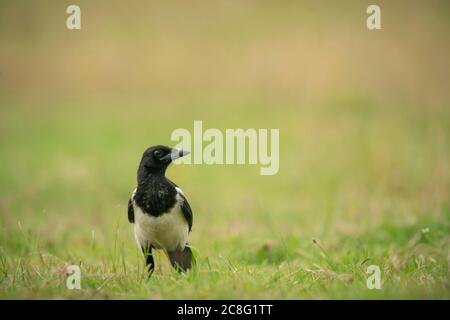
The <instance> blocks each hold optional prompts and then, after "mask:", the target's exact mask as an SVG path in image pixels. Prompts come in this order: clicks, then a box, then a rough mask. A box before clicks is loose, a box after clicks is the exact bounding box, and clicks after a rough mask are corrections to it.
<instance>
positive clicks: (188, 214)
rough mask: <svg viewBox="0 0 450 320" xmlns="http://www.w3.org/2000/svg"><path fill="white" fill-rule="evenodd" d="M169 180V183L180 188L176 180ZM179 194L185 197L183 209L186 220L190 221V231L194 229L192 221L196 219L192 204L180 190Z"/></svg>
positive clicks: (182, 204)
mask: <svg viewBox="0 0 450 320" xmlns="http://www.w3.org/2000/svg"><path fill="white" fill-rule="evenodd" d="M166 179H167V178H166ZM167 181H169V183H170V184H171V185H173V186H174V187H175V188H179V187H178V186H177V185H176V184H175V182H173V181H172V180H170V179H167ZM178 194H179V195H180V197H181V198H182V199H183V203H181V211H182V212H183V215H184V218H185V219H186V221H187V222H188V225H189V231H191V229H192V223H193V222H194V221H193V220H194V216H193V214H192V209H191V206H190V205H189V202H188V201H187V199H186V197H185V196H184V195H183V194H182V193H180V192H178Z"/></svg>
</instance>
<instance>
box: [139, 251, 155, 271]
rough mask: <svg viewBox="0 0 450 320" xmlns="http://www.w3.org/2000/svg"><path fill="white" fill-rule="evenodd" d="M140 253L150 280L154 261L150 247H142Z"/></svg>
mask: <svg viewBox="0 0 450 320" xmlns="http://www.w3.org/2000/svg"><path fill="white" fill-rule="evenodd" d="M142 252H143V253H144V257H145V263H146V265H147V270H148V277H149V278H150V277H151V276H152V274H153V271H154V270H155V261H154V260H153V254H152V247H151V246H146V247H142Z"/></svg>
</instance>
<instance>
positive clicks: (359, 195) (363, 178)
mask: <svg viewBox="0 0 450 320" xmlns="http://www.w3.org/2000/svg"><path fill="white" fill-rule="evenodd" d="M375 2H376V4H378V5H380V7H381V10H382V30H375V31H369V30H368V29H367V28H366V18H367V14H366V8H367V6H368V5H369V4H373V3H375ZM375 2H374V1H370V2H369V1H339V2H336V1H115V2H111V1H84V0H77V1H33V2H32V3H30V2H29V1H22V0H19V1H1V2H0V257H1V259H0V260H1V261H0V262H1V263H0V266H1V268H0V271H1V276H0V293H1V296H2V297H4V298H15V297H25V298H40V297H44V298H47V297H75V298H79V297H82V298H85V297H87V298H111V297H114V298H117V297H119V298H129V297H138V298H183V299H184V298H205V297H209V298H294V299H296V298H310V297H312V298H317V297H321V298H322V297H325V298H333V297H339V298H346V297H351V298H355V297H372V296H375V297H387V298H389V297H394V298H399V297H400V298H402V297H419V298H422V297H438V298H440V297H447V298H448V297H449V284H448V248H449V236H448V235H449V230H450V228H449V220H450V219H449V218H450V208H449V198H450V197H449V196H450V92H449V89H450V88H449V84H450V67H449V63H448V57H449V56H450V42H449V41H448V34H449V31H450V28H449V24H450V10H449V9H450V3H449V2H448V1H426V2H425V1H375ZM70 4H77V5H79V6H80V7H81V19H82V29H81V30H79V31H77V30H73V31H71V30H67V29H66V26H65V24H66V18H67V16H68V15H67V14H66V12H65V11H66V8H67V6H68V5H70ZM194 120H202V121H203V126H204V128H219V129H222V130H225V129H226V128H279V129H280V170H279V173H278V174H277V175H274V176H260V175H259V166H251V165H244V166H238V165H234V166H232V165H227V166H207V165H191V166H188V165H182V166H174V167H172V168H170V170H169V171H168V176H169V177H171V178H172V179H173V180H174V181H175V182H176V183H177V184H179V185H180V186H181V187H182V188H183V190H184V192H185V193H186V195H187V197H188V198H189V200H190V203H191V206H192V207H193V210H194V228H193V232H192V235H191V243H192V245H193V246H194V247H195V249H196V253H197V255H198V260H199V262H200V264H199V265H200V266H199V271H198V274H200V276H199V275H198V274H197V275H189V276H183V275H174V274H173V273H171V271H170V269H169V268H168V267H167V261H166V260H165V258H164V257H162V256H161V257H160V258H159V265H160V267H158V270H157V272H156V275H155V278H154V279H156V280H152V281H153V282H151V283H150V284H148V283H145V281H141V280H140V278H139V276H142V274H143V272H142V269H143V266H142V261H141V260H142V259H141V257H140V253H139V252H138V250H137V248H136V247H135V244H134V238H133V232H132V226H131V225H129V224H128V221H127V215H126V204H127V200H128V197H129V195H130V193H131V192H132V190H133V189H134V188H135V184H136V177H135V175H136V169H137V166H138V163H139V160H140V157H141V154H142V152H143V151H144V150H145V148H147V147H148V146H151V145H154V144H169V145H170V144H172V142H171V141H170V134H171V132H172V131H173V130H174V129H176V128H188V129H190V130H192V127H193V121H194ZM312 239H315V240H316V242H313V241H312ZM366 259H371V260H372V262H373V263H376V264H378V265H380V266H381V267H382V270H383V272H384V275H385V280H383V281H385V282H384V284H385V289H384V290H382V291H381V292H379V291H378V292H374V291H370V290H367V288H366V286H365V274H364V268H363V265H364V266H365V263H366ZM367 261H369V260H367ZM68 264H81V266H82V270H83V272H84V273H83V275H84V278H83V279H84V280H83V281H84V282H83V288H84V290H82V292H76V293H74V292H69V291H68V290H67V289H65V284H64V281H65V275H64V267H65V266H67V265H68ZM165 266H166V267H165ZM130 279H133V280H130ZM142 283H144V284H142ZM412 288H413V289H412Z"/></svg>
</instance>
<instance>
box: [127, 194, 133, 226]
mask: <svg viewBox="0 0 450 320" xmlns="http://www.w3.org/2000/svg"><path fill="white" fill-rule="evenodd" d="M128 221H129V222H130V223H134V208H133V201H131V198H130V199H128Z"/></svg>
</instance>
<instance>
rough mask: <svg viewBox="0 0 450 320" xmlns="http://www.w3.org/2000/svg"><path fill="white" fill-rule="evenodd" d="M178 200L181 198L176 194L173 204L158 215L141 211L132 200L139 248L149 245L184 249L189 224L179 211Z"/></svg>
mask: <svg viewBox="0 0 450 320" xmlns="http://www.w3.org/2000/svg"><path fill="white" fill-rule="evenodd" d="M180 201H182V198H181V197H180V196H179V195H177V202H176V204H175V206H174V207H173V208H172V209H171V210H170V211H169V212H167V213H164V214H162V215H160V216H159V217H153V216H150V215H148V214H145V213H143V212H142V210H141V209H140V208H139V207H138V206H137V205H136V204H135V203H134V201H133V207H134V235H135V238H136V241H137V243H138V245H139V246H140V247H141V248H142V247H145V246H147V245H150V246H152V247H153V248H155V249H164V250H167V251H174V250H176V249H180V250H184V247H185V246H186V244H187V240H188V234H189V226H188V223H187V221H186V219H185V218H184V215H183V212H182V211H181V208H180Z"/></svg>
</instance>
